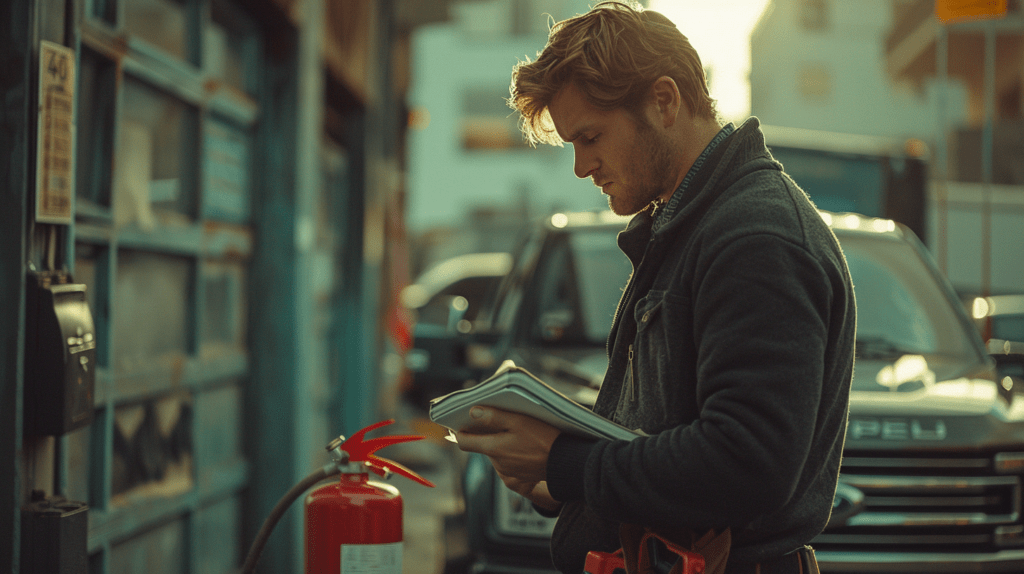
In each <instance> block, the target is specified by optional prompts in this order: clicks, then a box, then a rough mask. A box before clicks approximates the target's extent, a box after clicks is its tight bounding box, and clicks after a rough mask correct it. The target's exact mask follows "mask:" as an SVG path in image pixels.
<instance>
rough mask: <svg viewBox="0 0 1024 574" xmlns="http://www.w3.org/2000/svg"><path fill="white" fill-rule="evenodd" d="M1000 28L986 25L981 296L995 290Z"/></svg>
mask: <svg viewBox="0 0 1024 574" xmlns="http://www.w3.org/2000/svg"><path fill="white" fill-rule="evenodd" d="M995 101H996V29H995V23H994V22H993V21H989V22H988V23H987V25H986V26H985V124H984V127H983V128H982V137H981V182H982V205H981V295H982V297H988V296H989V295H991V291H992V153H993V152H992V147H993V133H992V132H993V122H994V118H995V115H996V110H995ZM991 327H992V324H991V319H989V320H987V321H986V324H985V339H986V340H988V339H989V338H990V337H991V330H992V329H991Z"/></svg>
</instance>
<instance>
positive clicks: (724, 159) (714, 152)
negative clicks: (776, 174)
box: [638, 117, 781, 236]
mask: <svg viewBox="0 0 1024 574" xmlns="http://www.w3.org/2000/svg"><path fill="white" fill-rule="evenodd" d="M760 126H761V123H760V122H759V121H758V119H757V118H756V117H751V118H749V119H748V120H747V121H745V122H743V125H741V126H740V127H739V128H735V127H733V126H732V124H728V125H726V126H725V127H724V128H722V130H721V131H719V132H718V134H717V135H715V138H714V139H712V141H711V143H710V144H708V147H707V148H705V149H704V152H703V153H701V155H700V157H698V158H697V161H695V162H694V164H693V167H691V168H690V171H689V172H687V174H686V176H685V177H684V178H683V181H682V183H681V184H680V185H679V187H678V188H676V190H675V192H673V194H672V197H671V198H670V199H669V201H668V202H667V203H666V204H665V205H664V206H662V207H661V208H659V209H658V210H657V213H656V214H655V220H654V222H653V224H652V229H651V231H652V233H653V235H655V236H658V235H661V234H664V233H666V232H668V231H669V230H670V229H673V228H675V227H676V226H678V225H679V224H680V222H681V221H683V220H685V219H687V215H688V214H690V213H692V212H694V211H695V210H698V209H699V208H700V207H701V206H702V205H703V204H705V203H707V202H710V201H713V199H714V197H715V195H716V190H717V189H718V188H719V187H720V185H719V184H720V183H725V184H728V183H729V182H731V181H734V180H736V179H739V178H740V177H743V176H744V175H746V174H747V173H749V172H751V171H755V170H758V169H765V168H768V169H781V166H780V165H779V164H778V163H777V162H775V161H774V160H772V157H771V154H770V153H768V149H767V148H766V147H765V143H764V134H763V133H762V132H761V127H760ZM755 160H757V161H755ZM762 160H763V161H762ZM723 180H724V181H723ZM644 215H646V216H647V217H650V215H649V214H648V213H647V211H644V212H641V213H640V214H639V215H638V217H639V216H644Z"/></svg>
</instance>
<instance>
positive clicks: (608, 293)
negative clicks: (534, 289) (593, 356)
mask: <svg viewBox="0 0 1024 574" xmlns="http://www.w3.org/2000/svg"><path fill="white" fill-rule="evenodd" d="M616 233H617V230H616V229H612V228H609V229H594V230H574V231H572V232H570V233H562V234H558V236H557V238H556V239H555V241H554V242H553V243H552V245H551V247H550V249H551V252H550V253H549V256H548V257H547V258H545V263H544V265H545V266H546V269H543V270H541V274H540V277H541V278H542V279H541V282H540V285H539V291H538V295H539V296H538V306H537V315H536V320H535V321H534V322H533V332H532V333H531V338H532V339H534V340H535V341H538V340H539V341H541V342H543V343H544V344H560V345H604V344H605V341H606V340H607V338H608V331H609V330H610V329H611V326H612V319H613V318H614V315H615V307H616V306H617V305H618V303H619V297H620V296H621V295H622V289H623V288H624V287H625V286H626V280H627V279H628V278H629V273H630V264H629V260H628V259H627V258H626V256H625V255H624V254H623V253H622V251H620V250H619V247H618V245H617V244H616V243H615V237H616Z"/></svg>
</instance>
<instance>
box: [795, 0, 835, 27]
mask: <svg viewBox="0 0 1024 574" xmlns="http://www.w3.org/2000/svg"><path fill="white" fill-rule="evenodd" d="M800 25H801V26H803V28H804V29H805V30H812V31H817V32H820V31H823V30H826V29H828V27H829V6H828V0H801V2H800Z"/></svg>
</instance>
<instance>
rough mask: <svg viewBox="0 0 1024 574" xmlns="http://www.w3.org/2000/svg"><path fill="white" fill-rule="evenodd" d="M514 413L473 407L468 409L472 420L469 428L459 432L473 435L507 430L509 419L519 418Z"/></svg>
mask: <svg viewBox="0 0 1024 574" xmlns="http://www.w3.org/2000/svg"><path fill="white" fill-rule="evenodd" d="M521 416H523V415H518V414H516V413H511V412H508V411H503V410H501V409H496V408H492V407H481V406H475V407H473V408H471V409H469V417H470V418H471V419H472V422H470V424H469V426H467V427H466V428H464V429H460V431H461V432H468V433H473V434H493V433H497V432H504V431H507V430H509V426H510V423H511V422H512V420H511V419H514V418H515V417H521Z"/></svg>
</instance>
